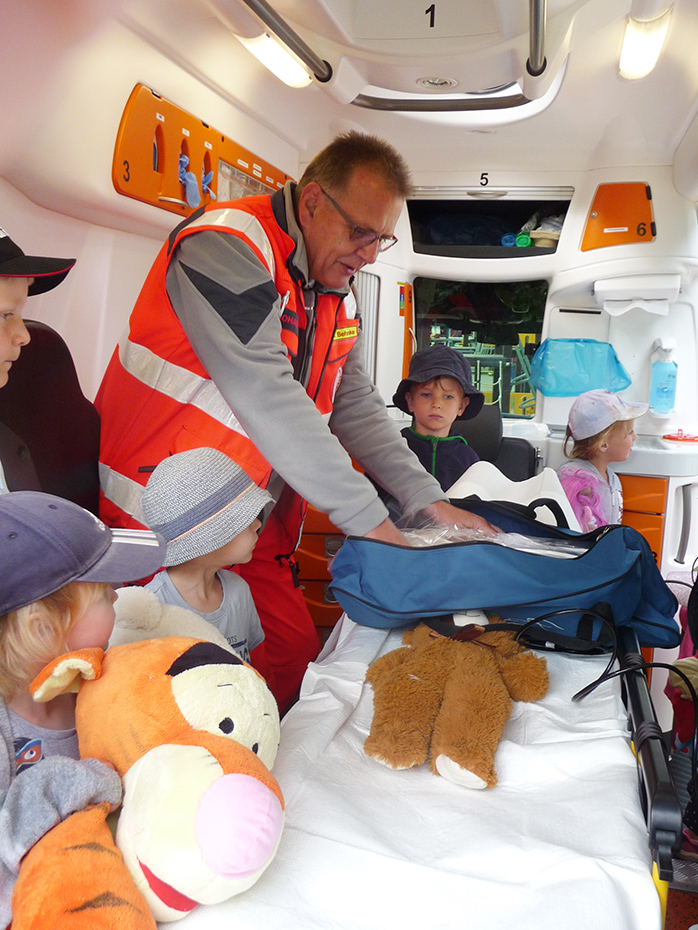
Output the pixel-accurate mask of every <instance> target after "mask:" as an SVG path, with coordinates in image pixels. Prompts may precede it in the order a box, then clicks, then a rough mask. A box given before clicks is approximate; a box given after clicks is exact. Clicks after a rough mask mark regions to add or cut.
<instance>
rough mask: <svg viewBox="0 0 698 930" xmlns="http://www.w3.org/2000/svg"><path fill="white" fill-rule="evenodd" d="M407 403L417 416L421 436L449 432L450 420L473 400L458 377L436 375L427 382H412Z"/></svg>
mask: <svg viewBox="0 0 698 930" xmlns="http://www.w3.org/2000/svg"><path fill="white" fill-rule="evenodd" d="M405 400H406V401H407V407H408V409H409V411H410V413H411V414H412V415H413V416H414V428H415V429H416V430H417V432H418V433H421V434H422V436H437V437H439V438H441V439H443V438H445V437H446V436H448V434H449V432H450V430H451V424H452V423H453V421H454V420H455V419H456V417H459V416H460V415H461V414H462V413H463V411H464V410H465V408H466V407H467V406H468V403H469V402H470V398H469V397H466V396H465V395H464V393H463V388H462V387H461V386H460V384H459V383H458V382H457V381H456V379H455V378H449V377H446V376H445V377H442V378H433V379H432V380H431V381H427V382H426V383H425V384H413V385H412V390H411V391H408V392H407V393H406V394H405Z"/></svg>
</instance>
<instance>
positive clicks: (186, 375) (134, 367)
mask: <svg viewBox="0 0 698 930" xmlns="http://www.w3.org/2000/svg"><path fill="white" fill-rule="evenodd" d="M119 359H120V360H121V364H122V365H123V367H124V369H125V370H126V371H127V372H128V373H129V374H131V375H133V377H134V378H137V379H138V380H139V381H141V382H142V383H143V384H147V385H148V387H151V388H153V390H155V391H159V392H160V393H161V394H164V395H165V396H166V397H170V398H172V400H176V401H177V402H178V403H180V404H191V405H192V406H193V407H197V408H198V409H199V410H202V411H203V412H204V413H207V414H208V415H209V416H210V417H213V419H214V420H217V421H218V422H219V423H221V424H222V425H223V426H225V427H227V429H230V430H232V431H233V432H235V433H239V434H240V435H241V436H245V437H247V433H246V432H245V430H244V429H243V428H242V426H241V425H240V421H239V420H238V418H237V417H236V416H235V414H234V413H233V411H232V410H231V409H230V407H229V406H228V404H227V403H226V401H225V399H224V397H223V395H222V394H221V392H220V391H219V390H218V388H217V387H216V385H215V384H214V382H213V381H211V379H210V378H202V377H201V375H197V374H195V373H194V372H193V371H189V370H188V369H186V368H182V366H181V365H175V364H173V363H172V362H166V361H165V360H164V359H162V358H160V356H159V355H156V354H155V352H153V351H152V350H151V349H147V348H146V347H145V346H142V345H139V344H138V343H137V342H131V341H130V340H128V339H126V340H125V341H124V342H122V343H121V344H120V345H119Z"/></svg>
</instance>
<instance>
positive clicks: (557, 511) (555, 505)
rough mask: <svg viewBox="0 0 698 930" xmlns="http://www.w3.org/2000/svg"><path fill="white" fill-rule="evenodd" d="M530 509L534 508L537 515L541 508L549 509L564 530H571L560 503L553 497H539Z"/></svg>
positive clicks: (530, 505)
mask: <svg viewBox="0 0 698 930" xmlns="http://www.w3.org/2000/svg"><path fill="white" fill-rule="evenodd" d="M529 507H532V508H533V511H534V513H535V511H536V510H538V508H539V507H547V508H548V510H549V511H550V512H551V513H552V515H553V516H554V517H555V521H556V523H557V525H558V526H561V527H562V528H563V529H564V530H568V529H569V528H570V525H569V522H568V520H567V517H566V516H565V511H564V510H563V509H562V507H561V506H560V504H559V502H558V501H556V500H555V499H554V498H552V497H537V498H536V499H535V500H534V501H531V503H530V504H529Z"/></svg>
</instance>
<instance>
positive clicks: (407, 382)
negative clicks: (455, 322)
mask: <svg viewBox="0 0 698 930" xmlns="http://www.w3.org/2000/svg"><path fill="white" fill-rule="evenodd" d="M484 402H485V396H484V394H483V393H482V392H481V391H478V389H477V388H476V387H474V385H473V378H472V373H471V370H470V364H469V362H468V360H467V359H466V358H465V356H464V355H462V354H461V353H460V352H458V351H456V349H452V348H450V347H449V346H429V347H428V348H426V349H419V351H417V352H415V354H414V355H413V356H412V359H411V361H410V368H409V372H408V375H407V377H406V378H403V380H402V381H401V382H400V384H399V385H398V388H397V391H396V392H395V394H394V395H393V403H394V404H395V405H396V407H399V408H400V410H404V411H405V413H411V414H412V416H413V418H414V419H413V423H412V426H409V427H407V428H406V429H404V430H402V435H403V436H404V437H405V440H406V442H407V445H408V446H409V447H410V449H411V450H412V451H413V452H414V453H415V455H416V456H417V458H418V459H419V460H420V462H421V463H422V465H423V466H424V467H425V468H426V470H427V471H428V472H429V473H430V474H432V475H434V477H435V478H436V480H437V481H438V482H439V484H440V485H441V487H442V488H443V490H444V491H447V490H448V489H449V488H450V487H451V485H453V484H454V483H455V482H456V481H457V480H458V479H459V478H460V477H461V475H462V474H463V472H464V471H466V470H467V469H468V468H470V466H471V465H473V464H474V463H475V462H477V461H479V457H478V455H477V453H476V452H475V450H474V449H471V448H470V446H469V445H468V443H467V442H466V440H465V439H464V438H463V437H462V436H459V435H458V434H457V433H455V434H454V433H453V432H452V427H453V423H454V422H455V421H456V420H470V419H472V418H473V417H475V416H477V414H478V413H479V412H480V410H481V409H482V405H483V404H484Z"/></svg>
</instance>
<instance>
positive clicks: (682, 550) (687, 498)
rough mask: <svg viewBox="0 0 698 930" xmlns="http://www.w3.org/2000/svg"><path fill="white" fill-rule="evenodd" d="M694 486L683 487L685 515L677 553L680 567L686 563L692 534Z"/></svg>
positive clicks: (682, 496) (682, 520) (686, 485)
mask: <svg viewBox="0 0 698 930" xmlns="http://www.w3.org/2000/svg"><path fill="white" fill-rule="evenodd" d="M692 488H693V485H691V484H683V485H681V498H682V503H683V515H682V518H681V537H680V538H679V548H678V550H677V552H676V560H675V561H677V562H678V563H679V565H683V564H684V562H685V561H686V550H687V549H688V537H689V535H690V533H691V518H692V515H693V514H692V510H693V496H692V494H691V490H692Z"/></svg>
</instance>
